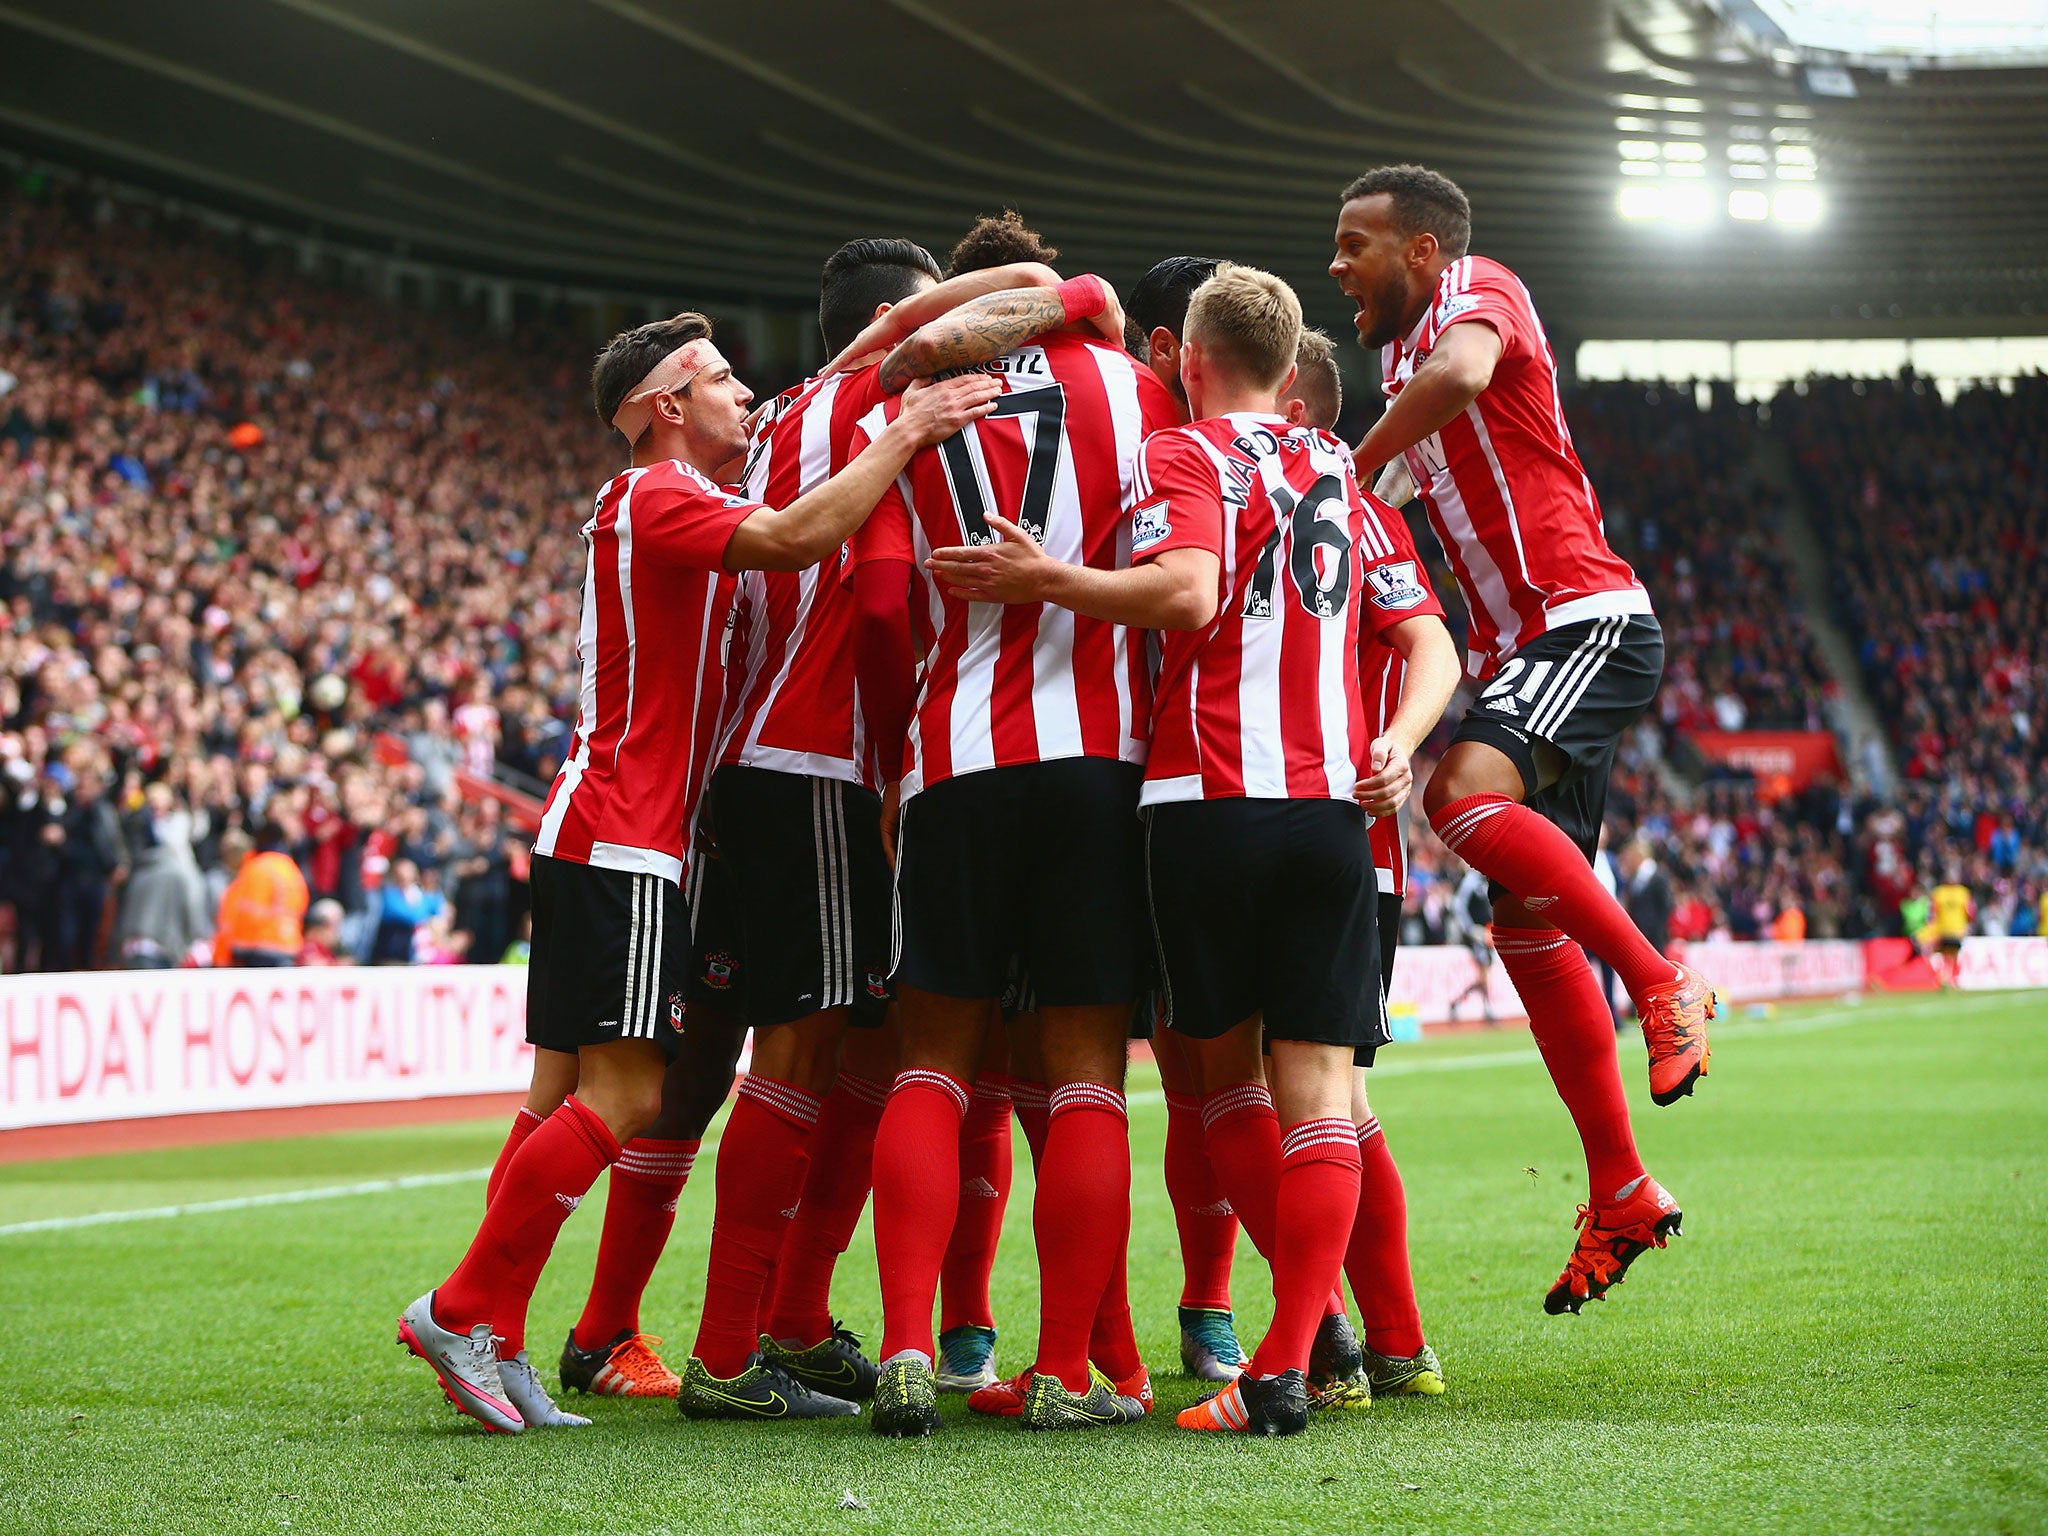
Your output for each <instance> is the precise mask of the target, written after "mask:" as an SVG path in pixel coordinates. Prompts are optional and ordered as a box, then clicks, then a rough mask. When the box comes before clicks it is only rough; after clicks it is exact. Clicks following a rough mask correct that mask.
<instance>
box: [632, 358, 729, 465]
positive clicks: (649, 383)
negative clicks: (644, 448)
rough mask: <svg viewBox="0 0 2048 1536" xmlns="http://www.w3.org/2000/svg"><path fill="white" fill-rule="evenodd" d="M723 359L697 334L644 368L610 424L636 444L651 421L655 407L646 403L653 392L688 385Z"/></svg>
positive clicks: (659, 393) (674, 391)
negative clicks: (651, 365) (640, 376)
mask: <svg viewBox="0 0 2048 1536" xmlns="http://www.w3.org/2000/svg"><path fill="white" fill-rule="evenodd" d="M724 361H725V358H724V356H723V355H722V354H721V353H720V352H719V350H718V348H717V347H716V346H714V345H713V344H712V341H711V338H710V337H708V336H699V337H698V338H697V339H696V340H695V341H686V342H684V343H683V344H682V345H681V346H680V347H677V348H676V349H675V351H673V352H671V353H669V355H668V356H667V357H664V358H663V359H662V360H661V361H660V362H658V363H656V364H655V365H654V366H653V367H652V368H650V369H648V370H647V373H646V375H645V376H644V377H643V378H642V379H641V380H640V382H639V383H638V384H635V385H634V386H633V390H632V393H630V394H629V395H627V396H626V398H625V399H623V400H621V401H620V402H619V408H618V410H616V411H615V412H613V413H612V425H613V426H615V427H617V428H618V429H619V431H621V432H623V433H624V434H625V437H626V441H627V442H629V443H637V442H639V441H640V434H641V433H643V432H645V431H646V430H647V425H648V423H649V422H651V421H653V420H654V408H653V407H652V406H650V405H648V404H646V403H645V402H647V401H648V400H651V399H653V398H654V397H655V396H656V395H663V394H674V393H678V392H680V391H682V390H685V389H688V388H689V387H690V381H691V380H692V379H694V378H696V377H697V375H698V374H700V373H702V372H703V371H704V370H705V369H706V368H715V367H717V366H718V365H719V364H721V363H723V362H724Z"/></svg>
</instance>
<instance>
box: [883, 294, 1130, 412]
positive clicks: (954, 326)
mask: <svg viewBox="0 0 2048 1536" xmlns="http://www.w3.org/2000/svg"><path fill="white" fill-rule="evenodd" d="M1123 323H1124V313H1123V307H1122V305H1120V304H1119V303H1118V302H1117V297H1116V290H1115V289H1113V288H1111V287H1110V286H1109V284H1108V283H1106V282H1104V281H1102V279H1101V278H1098V277H1077V278H1074V279H1072V280H1070V281H1068V282H1065V283H1062V284H1060V286H1059V287H1057V288H1019V289H1013V290H1010V291H1008V292H1004V293H991V294H988V295H986V296H984V297H982V298H979V299H976V300H974V301H973V302H972V303H969V304H963V305H961V306H960V307H959V308H958V309H956V310H953V311H952V312H951V313H949V314H945V315H941V316H940V317H939V318H938V319H936V320H932V321H930V322H928V323H927V324H925V325H922V326H920V327H919V328H918V330H917V332H916V334H915V335H913V336H911V337H910V338H909V339H908V340H906V341H905V342H903V343H902V344H901V345H900V346H898V347H897V348H896V350H895V351H893V352H891V353H890V354H889V355H888V356H887V357H886V358H884V359H883V360H882V371H881V374H880V383H881V386H882V388H883V389H884V390H886V391H888V392H889V393H890V394H894V393H895V392H896V391H898V390H900V389H902V388H904V387H905V386H906V385H908V384H909V383H910V381H911V380H913V379H924V378H931V377H933V376H934V375H936V374H940V373H945V372H947V371H949V370H951V369H956V368H971V367H973V366H975V365H976V364H979V363H985V362H988V361H990V360H991V359H992V358H997V357H1000V356H1002V355H1003V353H1005V352H1008V351H1010V350H1012V349H1013V348H1016V347H1021V346H1023V345H1024V344H1025V343H1026V342H1028V341H1035V340H1036V339H1037V338H1038V337H1040V336H1043V335H1045V334H1047V333H1048V332H1050V331H1056V330H1059V329H1060V328H1061V327H1062V326H1066V325H1073V324H1086V325H1088V326H1089V327H1090V328H1091V329H1093V330H1096V331H1099V332H1100V333H1102V334H1103V335H1105V336H1111V335H1115V336H1121V335H1122V334H1123Z"/></svg>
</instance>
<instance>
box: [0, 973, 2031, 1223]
mask: <svg viewBox="0 0 2048 1536" xmlns="http://www.w3.org/2000/svg"><path fill="white" fill-rule="evenodd" d="M1992 996H1994V994H1984V996H1983V997H1978V998H1958V997H1955V996H1953V995H1950V996H1947V997H1944V998H1943V999H1942V1001H1943V1002H1944V1003H1945V1004H1946V1005H1947V1006H1949V1007H1954V1006H1956V1005H1957V1004H1961V1003H1971V1002H1978V1001H1982V1000H1984V999H1985V998H1988V997H1992ZM1869 1016H1870V1015H1869V1014H1868V1013H1866V1012H1865V1011H1864V1010H1863V1009H1862V1008H1833V1009H1829V1010H1828V1011H1827V1012H1825V1013H1815V1014H1808V1015H1805V1016H1804V1017H1800V1018H1793V1019H1787V1020H1785V1021H1784V1022H1783V1023H1763V1022H1758V1023H1750V1024H1722V1025H1717V1026H1716V1027H1715V1029H1714V1031H1713V1038H1714V1039H1716V1040H1729V1039H1736V1040H1741V1039H1749V1038H1752V1037H1758V1036H1770V1035H1803V1034H1808V1033H1810V1032H1812V1031H1814V1030H1820V1029H1838V1028H1840V1027H1841V1026H1842V1025H1844V1024H1853V1023H1855V1022H1856V1021H1857V1020H1858V1019H1859V1018H1867V1017H1869ZM1542 1059H1543V1057H1542V1054H1541V1053H1540V1052H1538V1051H1537V1050H1535V1049H1533V1048H1524V1049H1521V1050H1514V1051H1484V1052H1480V1053H1477V1054H1474V1055H1470V1056H1447V1057H1444V1058H1442V1059H1441V1060H1429V1059H1427V1058H1425V1059H1423V1060H1420V1061H1415V1060H1404V1059H1402V1058H1400V1057H1396V1058H1395V1059H1394V1060H1393V1061H1390V1062H1388V1063H1387V1064H1386V1065H1385V1066H1379V1067H1374V1068H1373V1069H1372V1071H1373V1076H1375V1077H1399V1076H1406V1075H1407V1074H1409V1073H1413V1072H1463V1071H1470V1070H1473V1069H1476V1068H1481V1067H1506V1066H1519V1065H1523V1064H1525V1063H1528V1062H1536V1061H1541V1060H1542ZM1165 1101H1166V1094H1165V1092H1164V1091H1163V1090H1161V1089H1158V1088H1147V1089H1140V1090H1139V1091H1138V1092H1136V1093H1134V1094H1132V1095H1130V1097H1129V1099H1128V1101H1127V1102H1129V1103H1131V1104H1163V1103H1164V1102H1165ZM717 1145H718V1144H717V1142H716V1141H710V1142H707V1143H706V1144H705V1147H704V1149H703V1150H705V1151H708V1152H714V1153H715V1152H716V1150H717ZM490 1172H491V1170H490V1169H488V1168H470V1169H465V1170H464V1171H462V1172H460V1173H414V1174H408V1175H406V1176H405V1177H404V1178H398V1179H374V1180H371V1181H370V1182H368V1183H365V1184H329V1185H325V1186H322V1187H320V1188H317V1189H285V1190H279V1191H277V1192H276V1193H274V1194H267V1195H241V1196H238V1197H236V1198H235V1199H232V1200H198V1201H194V1202H193V1203H191V1204H189V1205H152V1206H147V1207H144V1208H143V1209H141V1210H129V1211H94V1212H92V1213H91V1214H89V1215H85V1216H52V1217H49V1218H47V1219H46V1220H43V1221H18V1222H15V1223H14V1224H12V1225H11V1226H4V1227H0V1237H16V1236H21V1235H24V1234H27V1233H30V1232H68V1231H70V1230H72V1229H73V1228H75V1227H104V1226H111V1225H113V1224H115V1223H117V1222H128V1221H164V1220H167V1219H169V1218H170V1217H173V1216H205V1215H210V1214H212V1213H213V1212H215V1211H249V1210H256V1209H259V1208H261V1207H263V1206H269V1205H303V1204H305V1203H306V1202H308V1201H313V1200H343V1199H347V1198H348V1197H349V1196H351V1195H385V1194H392V1193H394V1192H396V1191H399V1190H407V1189H432V1188H434V1187H435V1186H437V1185H441V1184H463V1183H468V1182H470V1181H471V1180H475V1179H482V1178H488V1177H489V1176H490Z"/></svg>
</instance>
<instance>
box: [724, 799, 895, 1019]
mask: <svg viewBox="0 0 2048 1536" xmlns="http://www.w3.org/2000/svg"><path fill="white" fill-rule="evenodd" d="M704 818H705V819H708V832H709V834H710V837H708V838H700V839H699V843H700V845H702V844H704V843H707V842H712V841H714V840H715V852H714V854H713V856H712V857H710V858H708V859H706V860H705V861H704V862H703V865H702V874H701V876H699V877H698V888H697V890H696V892H695V894H696V898H697V899H696V904H695V910H696V917H697V927H696V940H695V944H694V946H693V948H694V954H693V959H692V963H691V966H690V976H689V989H688V991H689V999H690V1001H691V1002H692V1003H696V1004H698V1005H700V1006H703V1005H708V1006H711V1007H714V1008H718V1009H721V1010H723V1011H725V1012H727V1013H730V1014H732V1015H733V1016H734V1017H736V1018H741V1019H744V1021H745V1022H746V1023H747V1025H748V1026H749V1027H751V1028H757V1029H758V1028H765V1027H767V1026H769V1025H772V1024H788V1023H791V1022H793V1021H794V1020H797V1019H802V1018H808V1017H809V1016H810V1015H811V1014H814V1013H820V1012H822V1011H824V1010H825V1009H827V1008H851V1009H852V1010H853V1012H852V1015H851V1022H852V1023H855V1024H859V1025H867V1026H874V1025H879V1024H880V1023H881V1022H882V1016H883V1011H884V1010H885V1009H886V1008H887V1007H888V1003H889V940H890V923H891V912H890V904H889V866H888V862H887V860H886V859H884V857H883V855H882V832H881V799H880V797H879V796H877V795H876V794H875V793H874V792H873V791H872V790H869V789H864V788H862V787H861V786H860V785H858V784H849V783H846V782H844V781H842V780H839V779H824V778H817V777H814V776H812V775H809V774H801V773H782V772H779V771H776V770H773V769H768V768H742V767H736V766H731V765H728V766H726V767H723V768H720V769H719V770H718V771H717V772H716V773H714V774H713V775H712V777H711V788H710V792H709V794H708V795H707V796H706V806H705V811H704Z"/></svg>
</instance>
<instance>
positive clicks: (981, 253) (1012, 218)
mask: <svg viewBox="0 0 2048 1536" xmlns="http://www.w3.org/2000/svg"><path fill="white" fill-rule="evenodd" d="M1059 259H1060V252H1059V247H1058V246H1056V245H1049V244H1047V243H1046V239H1045V236H1043V235H1041V234H1040V233H1039V232H1038V231H1037V230H1035V229H1029V228H1027V227H1026V226H1025V223H1024V215H1023V214H1021V213H1019V212H1018V211H1017V210H1016V209H1014V208H1005V209H1004V210H1003V211H1002V212H1001V213H994V214H990V215H989V216H988V217H986V218H983V219H978V220H976V221H975V225H974V228H972V229H970V230H969V231H967V234H966V237H965V238H964V239H962V240H961V242H960V243H959V244H958V245H956V246H954V247H953V258H952V265H951V266H950V267H948V268H947V269H946V276H948V277H958V276H959V275H960V274H961V273H963V272H986V271H987V270H988V269H989V268H990V267H1007V266H1009V265H1010V264H1011V263H1012V262H1018V261H1042V262H1044V263H1045V264H1046V265H1047V266H1048V267H1049V266H1051V265H1052V264H1053V263H1054V262H1056V261H1058V260H1059Z"/></svg>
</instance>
